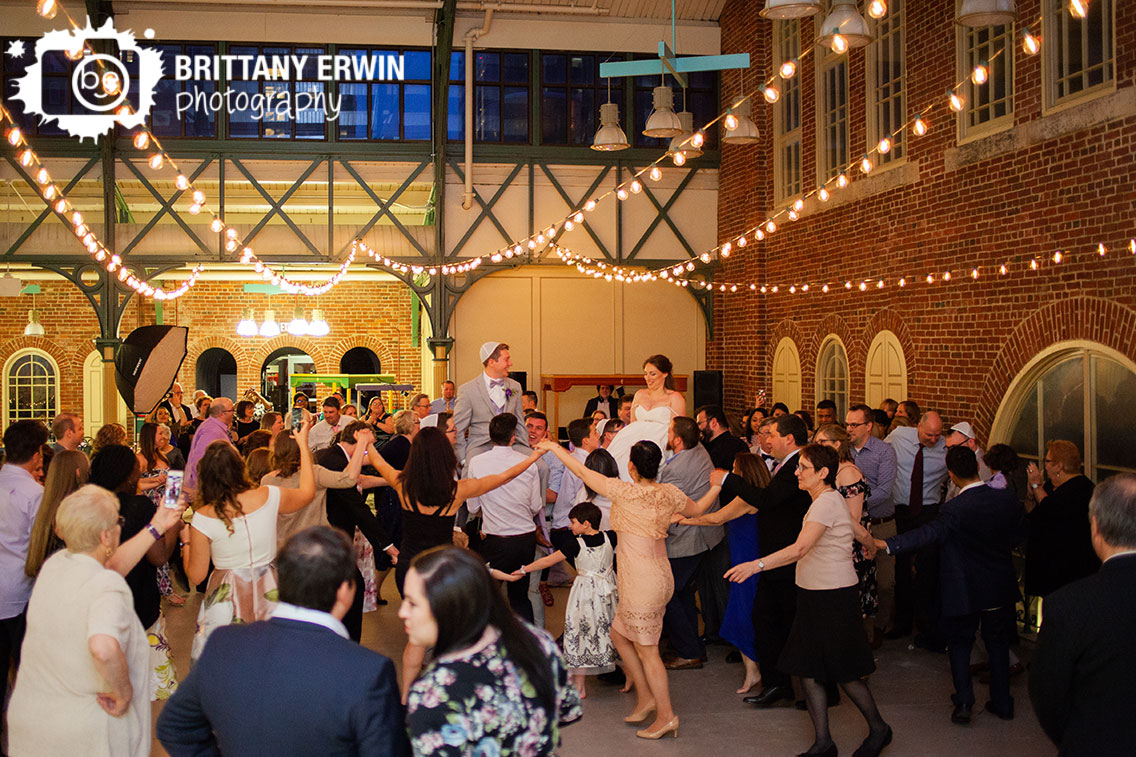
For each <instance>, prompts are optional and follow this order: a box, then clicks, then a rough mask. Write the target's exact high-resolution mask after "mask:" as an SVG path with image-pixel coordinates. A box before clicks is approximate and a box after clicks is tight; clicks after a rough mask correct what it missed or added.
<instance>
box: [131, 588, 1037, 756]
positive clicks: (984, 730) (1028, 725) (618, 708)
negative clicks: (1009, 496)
mask: <svg viewBox="0 0 1136 757" xmlns="http://www.w3.org/2000/svg"><path fill="white" fill-rule="evenodd" d="M553 591H554V593H555V596H556V604H555V606H554V607H552V608H551V609H550V611H549V617H548V626H549V628H550V629H551V630H553V631H555V632H556V633H559V632H560V630H561V628H562V626H563V615H564V603H565V601H566V600H567V597H568V590H567V589H554V590H553ZM383 595H384V596H385V597H386V599H387V600H389V602H390V604H388V605H386V606H385V607H380V608H379V609H378V610H377V611H376V612H371V613H367V614H366V615H364V616H363V643H364V644H365V645H366V646H368V647H370V648H371V649H375V650H377V651H379V652H381V653H382V654H385V655H387V656H388V657H390V658H391V659H393V660H395V662H396V664H397V663H398V661H399V660H400V656H401V652H402V645H403V642H404V640H405V636H404V634H403V631H402V623H401V621H399V619H398V616H397V612H398V592H397V591H396V590H395V588H394V581H393V576H392V577H391V579H389V580H388V581H387V582H386V584H385V585H384V587H383ZM199 601H200V595H194V596H192V597H190V599H189V601H187V602H186V604H185V606H184V607H169V606H166V608H165V614H166V623H167V630H168V632H169V638H170V644H171V646H172V647H173V649H174V652H175V656H174V659H175V664H176V666H177V669H178V672H179V674H181V675H184V673H185V671H187V670H188V666H189V647H190V641H191V639H192V636H193V627H194V619H195V617H196V614H197V605H198V603H199ZM1023 646H1024V645H1023ZM1029 652H1030V650H1029V649H1028V648H1023V649H1021V650H1019V654H1020V655H1021V656H1022V657H1023V658H1024V659H1028V656H1029ZM725 656H726V648H725V647H720V646H715V647H710V661H709V662H708V663H707V664H706V666H705V667H703V668H702V669H701V670H682V671H674V672H672V673H671V674H670V684H671V695H672V697H673V698H674V702H675V711H676V712H678V714H679V718H680V721H681V725H680V728H679V737H678V739H677V740H674V739H667V740H665V741H663V742H650V741H644V740H642V739H637V738H635V732H634V731H635V729H634V728H633V727H631V726H628V725H625V724H624V723H623V716H624V715H626V714H627V713H628V712H630V711H631V709H632V704H633V702H632V700H631V698H630V696H629V695H621V694H620V693H619V689H618V687H616V686H612V685H607V684H604V683H602V682H599V681H596V680H594V679H589V681H588V698H587V699H586V701H585V702H584V719H583V720H581V721H580V722H578V723H576V724H574V725H572V726H569V727H567V728H566V729H564V745H563V748H562V749H561V751H560V754H562V755H566V756H567V757H573V756H574V755H580V756H581V757H585V756H589V755H597V754H609V753H612V752H613V750H616V751H617V752H618V754H619V755H620V757H637V756H638V755H644V756H647V755H650V757H659V756H661V755H667V756H669V755H691V757H707V755H709V754H715V755H731V756H732V755H737V756H738V757H740V756H741V755H769V756H770V757H782V756H784V757H788V756H789V755H796V754H797V753H799V752H803V751H804V750H805V749H807V748H808V746H809V745H810V744H811V743H812V725H811V723H810V721H809V717H808V714H807V713H804V712H799V711H797V710H796V709H793V708H792V707H789V708H777V709H772V710H764V711H758V710H755V709H753V708H752V707H750V706H749V705H745V704H743V703H742V702H741V696H739V695H736V694H734V690H735V689H736V688H737V687H738V685H739V684H740V683H741V678H742V668H741V665H731V664H727V663H726V662H725ZM876 663H877V666H878V669H877V671H876V673H875V674H874V675H873V676H872V678H871V681H870V683H871V687H872V692H873V694H875V697H876V701H877V702H878V704H879V706H880V710H881V712H882V713H883V716H884V718H885V719H887V721H888V722H889V723H891V725H892V727H893V728H894V730H895V741H894V742H893V743H892V745H891V746H890V747H888V749H887V750H885V751H884V754H885V755H891V756H892V757H948V755H949V756H950V757H956V756H957V755H960V754H965V755H966V757H1015V756H1016V755H1023V756H1025V755H1029V757H1046V756H1047V755H1054V754H1056V751H1057V750H1056V749H1055V748H1054V747H1053V746H1052V744H1050V742H1049V740H1048V739H1046V738H1045V735H1044V734H1043V733H1042V731H1041V728H1040V727H1039V726H1038V724H1037V719H1036V718H1035V717H1034V715H1033V710H1032V708H1031V707H1030V704H1029V695H1028V692H1027V690H1026V676H1025V675H1020V676H1018V677H1016V678H1014V679H1013V682H1012V693H1013V695H1014V699H1015V706H1016V708H1017V717H1016V718H1015V719H1014V720H1012V721H1010V722H1004V721H1002V720H999V719H998V718H996V717H994V716H993V715H988V714H986V713H983V712H981V705H982V703H983V702H985V701H986V699H987V689H986V687H985V686H983V685H981V684H977V682H976V687H975V696H976V699H977V700H978V705H979V706H978V707H976V708H975V718H974V720H973V721H972V723H971V724H970V725H969V726H965V727H963V726H957V725H953V724H952V723H951V722H950V714H951V703H950V699H949V696H950V692H951V678H950V672H949V670H948V666H947V658H946V655H935V654H931V653H929V652H924V651H922V650H909V649H907V643H906V642H901V641H889V642H886V643H885V644H884V646H883V647H882V648H881V649H880V650H879V651H878V652H877V654H876ZM159 708H160V704H155V705H154V718H155V719H156V718H157V714H158V712H159ZM829 712H830V715H831V718H832V734H833V738H834V739H835V740H836V743H837V745H838V747H839V749H840V753H841V754H851V753H852V752H853V751H854V750H855V749H856V747H857V746H859V744H860V742H861V740H862V739H863V738H864V736H865V735H866V733H867V730H866V727H865V726H864V722H863V720H862V719H861V718H860V715H859V713H858V712H857V711H856V709H855V708H854V707H853V706H852V703H851V702H849V701H848V700H847V698H845V699H844V701H843V702H842V703H841V704H840V705H839V706H837V707H835V708H833V709H831V710H830V711H829ZM708 750H710V751H708ZM151 753H152V754H153V755H165V754H166V752H165V750H164V749H162V747H161V745H160V744H159V743H158V742H157V740H155V741H154V742H153V749H152V750H151Z"/></svg>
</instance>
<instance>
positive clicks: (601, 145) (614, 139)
mask: <svg viewBox="0 0 1136 757" xmlns="http://www.w3.org/2000/svg"><path fill="white" fill-rule="evenodd" d="M627 147H628V143H627V135H626V134H625V133H624V132H623V127H621V126H620V125H619V105H618V104H617V103H604V104H603V105H601V106H600V128H599V131H597V132H596V138H595V139H593V140H592V149H593V150H602V151H604V152H612V151H615V150H626V149H627Z"/></svg>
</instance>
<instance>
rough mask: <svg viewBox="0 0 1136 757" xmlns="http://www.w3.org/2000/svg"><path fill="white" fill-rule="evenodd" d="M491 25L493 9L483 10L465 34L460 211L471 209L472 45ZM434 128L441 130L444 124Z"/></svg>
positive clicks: (487, 31)
mask: <svg viewBox="0 0 1136 757" xmlns="http://www.w3.org/2000/svg"><path fill="white" fill-rule="evenodd" d="M492 24H493V8H491V7H490V8H486V9H485V22H484V23H483V24H482V26H481V28H480V29H470V30H469V31H467V32H466V33H465V191H463V192H462V209H463V210H469V209H470V208H472V207H473V43H474V41H475V40H477V39H478V38H479V37H484V36H485V35H486V34H488V33H489V27H490V26H491V25H492ZM435 128H439V129H443V128H445V124H440V125H438V126H436V127H435Z"/></svg>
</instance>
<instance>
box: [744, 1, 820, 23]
mask: <svg viewBox="0 0 1136 757" xmlns="http://www.w3.org/2000/svg"><path fill="white" fill-rule="evenodd" d="M822 10H824V8H823V7H822V6H821V0H765V7H764V8H762V9H761V10H760V11H758V12H759V13H760V14H761V17H762V18H772V19H778V20H783V19H787V18H804V17H805V16H815V15H816V14H818V13H820V12H821V11H822Z"/></svg>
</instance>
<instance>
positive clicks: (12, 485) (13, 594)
mask: <svg viewBox="0 0 1136 757" xmlns="http://www.w3.org/2000/svg"><path fill="white" fill-rule="evenodd" d="M42 499H43V487H42V486H40V485H39V484H38V483H36V480H35V479H34V478H33V477H32V474H31V473H29V472H28V470H27V468H24V467H22V466H20V465H16V464H15V463H11V464H8V465H5V466H4V467H3V468H0V618H14V617H16V616H17V615H19V614H20V613H21V612H23V611H24V608H25V607H26V606H27V604H28V597H30V596H31V594H32V580H33V579H31V578H29V577H28V576H27V575H25V574H24V563H25V562H26V561H27V558H28V541H29V540H30V539H31V535H32V523H34V522H35V517H36V513H38V512H39V504H40V500H42Z"/></svg>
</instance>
